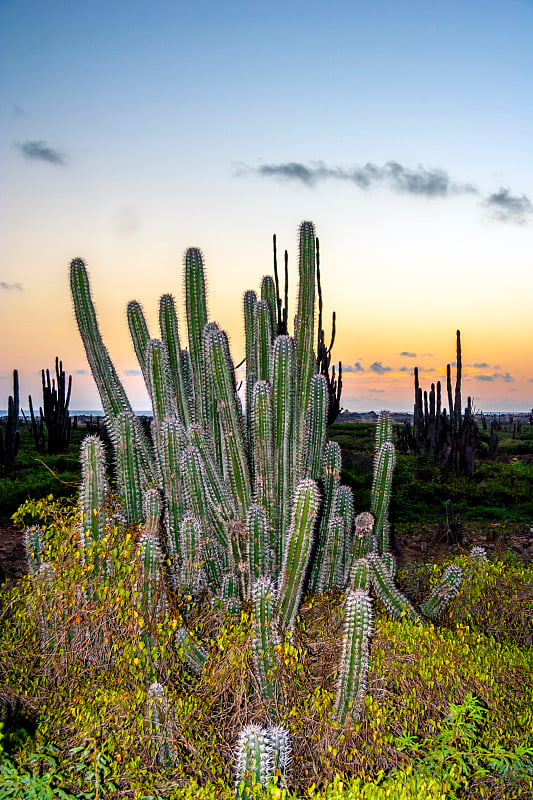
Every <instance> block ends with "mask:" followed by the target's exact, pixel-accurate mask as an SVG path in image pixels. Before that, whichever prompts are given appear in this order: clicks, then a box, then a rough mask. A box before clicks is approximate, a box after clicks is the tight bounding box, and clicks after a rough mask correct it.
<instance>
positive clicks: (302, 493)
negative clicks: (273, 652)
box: [278, 478, 320, 631]
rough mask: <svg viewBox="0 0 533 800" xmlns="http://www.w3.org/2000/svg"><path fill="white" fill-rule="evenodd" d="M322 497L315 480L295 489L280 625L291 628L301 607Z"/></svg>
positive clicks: (282, 628)
mask: <svg viewBox="0 0 533 800" xmlns="http://www.w3.org/2000/svg"><path fill="white" fill-rule="evenodd" d="M319 503H320V498H319V492H318V488H317V486H316V484H315V482H314V481H312V480H311V479H310V478H306V479H305V480H303V481H301V483H299V484H298V486H297V488H296V492H295V495H294V508H293V512H292V520H291V526H290V530H289V535H288V541H287V546H286V549H285V555H284V559H283V566H282V570H281V576H280V582H279V583H280V592H279V605H278V625H279V628H280V630H282V631H284V630H289V631H291V630H292V629H293V627H294V622H295V619H296V616H297V614H298V609H299V607H300V601H301V598H302V593H303V588H304V580H305V577H306V570H307V565H308V563H309V558H310V555H311V549H312V544H313V532H314V527H315V522H316V517H317V513H318V508H319Z"/></svg>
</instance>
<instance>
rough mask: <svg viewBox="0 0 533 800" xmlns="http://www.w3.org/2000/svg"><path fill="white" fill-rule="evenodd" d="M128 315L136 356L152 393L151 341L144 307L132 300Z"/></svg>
mask: <svg viewBox="0 0 533 800" xmlns="http://www.w3.org/2000/svg"><path fill="white" fill-rule="evenodd" d="M126 313H127V318H128V327H129V330H130V336H131V341H132V342H133V349H134V350H135V355H136V356H137V361H138V362H139V366H140V368H141V372H142V374H143V377H144V382H145V384H146V388H147V389H148V391H150V384H149V381H148V370H147V368H146V346H147V344H148V342H149V340H150V333H149V331H148V325H147V324H146V319H145V316H144V313H143V310H142V306H141V304H140V303H138V302H137V300H130V302H129V303H128V307H127V312H126Z"/></svg>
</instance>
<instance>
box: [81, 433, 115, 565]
mask: <svg viewBox="0 0 533 800" xmlns="http://www.w3.org/2000/svg"><path fill="white" fill-rule="evenodd" d="M81 474H82V481H81V486H80V495H79V509H80V523H79V531H80V546H81V552H82V554H84V553H85V551H86V549H87V548H89V547H91V546H94V545H97V544H98V543H99V542H101V541H102V539H103V538H104V536H105V533H106V527H107V522H108V520H107V509H106V503H107V497H108V491H109V489H108V485H107V477H106V471H105V456H104V448H103V445H102V441H101V439H100V438H99V437H98V436H86V437H85V439H84V440H83V442H82V445H81Z"/></svg>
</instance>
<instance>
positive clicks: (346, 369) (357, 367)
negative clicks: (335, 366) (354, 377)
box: [342, 361, 365, 372]
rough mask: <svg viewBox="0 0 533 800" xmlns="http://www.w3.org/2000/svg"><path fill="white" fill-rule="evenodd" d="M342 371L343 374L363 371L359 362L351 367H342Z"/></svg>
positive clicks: (349, 365)
mask: <svg viewBox="0 0 533 800" xmlns="http://www.w3.org/2000/svg"><path fill="white" fill-rule="evenodd" d="M342 371H343V372H364V371H365V370H364V367H362V366H361V364H360V363H359V361H356V362H355V364H354V365H353V366H352V365H351V364H348V365H347V366H344V365H343V367H342Z"/></svg>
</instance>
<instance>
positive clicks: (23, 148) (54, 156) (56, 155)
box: [15, 140, 67, 167]
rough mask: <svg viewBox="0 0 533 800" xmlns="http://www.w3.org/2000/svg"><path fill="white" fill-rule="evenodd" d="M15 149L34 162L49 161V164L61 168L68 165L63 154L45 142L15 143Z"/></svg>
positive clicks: (28, 141)
mask: <svg viewBox="0 0 533 800" xmlns="http://www.w3.org/2000/svg"><path fill="white" fill-rule="evenodd" d="M15 147H16V148H17V149H18V150H20V152H21V153H22V155H23V156H24V158H29V159H32V160H34V161H47V162H48V163H49V164H57V165H58V166H61V167H62V166H64V165H65V164H66V163H67V162H66V159H65V156H64V155H63V153H61V152H60V151H59V150H55V149H54V148H53V147H50V146H49V145H47V144H46V142H43V141H35V140H27V141H26V142H15Z"/></svg>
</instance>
